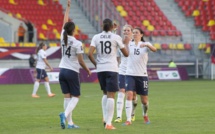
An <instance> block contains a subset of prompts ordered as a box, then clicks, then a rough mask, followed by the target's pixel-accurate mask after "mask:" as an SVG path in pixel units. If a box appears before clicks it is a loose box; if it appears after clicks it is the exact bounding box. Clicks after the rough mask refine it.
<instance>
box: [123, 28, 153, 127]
mask: <svg viewBox="0 0 215 134" xmlns="http://www.w3.org/2000/svg"><path fill="white" fill-rule="evenodd" d="M143 35H144V32H143V30H142V29H140V28H134V29H133V37H134V41H131V42H130V43H129V45H128V50H129V57H128V61H127V70H126V103H125V105H126V117H127V121H126V122H125V123H124V124H123V125H125V126H127V125H131V112H132V98H133V92H134V91H136V93H137V94H138V95H140V98H141V102H142V108H143V117H144V121H145V123H147V124H149V123H150V121H149V118H148V115H147V111H148V105H149V103H148V75H147V62H148V51H149V50H151V51H153V52H156V51H157V49H156V48H155V47H154V46H152V44H151V43H149V42H145V41H144V39H143Z"/></svg>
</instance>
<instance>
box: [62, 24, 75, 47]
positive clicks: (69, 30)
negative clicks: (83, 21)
mask: <svg viewBox="0 0 215 134" xmlns="http://www.w3.org/2000/svg"><path fill="white" fill-rule="evenodd" d="M63 29H64V32H63V41H64V44H65V45H66V46H67V44H68V35H70V36H73V33H74V31H75V23H73V22H66V23H65V24H64V27H63Z"/></svg>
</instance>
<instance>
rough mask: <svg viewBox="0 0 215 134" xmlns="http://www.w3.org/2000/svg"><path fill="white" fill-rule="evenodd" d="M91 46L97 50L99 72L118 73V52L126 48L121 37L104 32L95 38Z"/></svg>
mask: <svg viewBox="0 0 215 134" xmlns="http://www.w3.org/2000/svg"><path fill="white" fill-rule="evenodd" d="M90 46H94V47H95V48H96V52H97V58H96V62H97V65H96V67H97V72H104V71H110V72H118V63H117V50H118V49H122V48H124V44H123V43H122V38H121V37H120V36H119V35H116V34H114V33H111V32H104V31H103V32H102V33H100V34H97V35H95V36H94V37H93V39H92V41H91V44H90Z"/></svg>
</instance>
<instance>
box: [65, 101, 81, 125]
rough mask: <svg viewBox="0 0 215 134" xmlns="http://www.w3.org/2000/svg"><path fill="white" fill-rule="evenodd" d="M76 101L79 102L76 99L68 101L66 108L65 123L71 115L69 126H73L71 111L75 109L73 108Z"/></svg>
mask: <svg viewBox="0 0 215 134" xmlns="http://www.w3.org/2000/svg"><path fill="white" fill-rule="evenodd" d="M78 101H79V98H77V97H72V99H71V100H70V101H69V104H68V106H67V107H66V110H65V116H66V119H67V121H68V117H69V115H70V114H71V116H70V117H71V122H70V123H71V124H70V125H72V124H73V121H72V111H73V110H74V109H75V107H76V105H77V103H78ZM70 117H69V118H70Z"/></svg>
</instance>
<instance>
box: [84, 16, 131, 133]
mask: <svg viewBox="0 0 215 134" xmlns="http://www.w3.org/2000/svg"><path fill="white" fill-rule="evenodd" d="M112 29H113V22H112V20H110V19H104V20H103V32H101V33H99V34H97V35H95V36H94V37H93V39H92V41H91V44H90V50H89V53H88V57H89V59H90V61H91V62H92V63H93V64H94V65H95V67H96V69H97V75H98V79H99V84H100V87H101V90H102V91H103V97H102V112H103V120H104V125H105V129H108V130H113V129H116V128H115V127H114V126H113V125H112V119H113V114H114V97H115V92H117V91H118V90H119V87H118V63H117V50H118V49H120V50H121V52H122V53H123V55H124V56H126V57H127V56H128V52H127V49H126V48H125V46H124V44H123V43H122V38H121V37H120V36H119V35H116V34H114V33H112V32H111V31H112ZM95 50H96V52H97V58H96V60H95V59H94V56H93V52H94V51H95Z"/></svg>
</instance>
